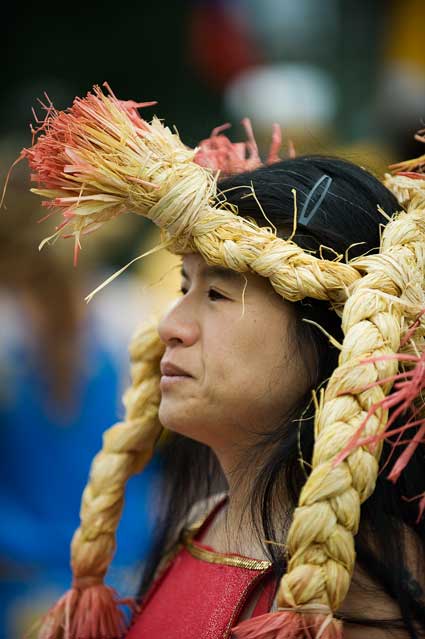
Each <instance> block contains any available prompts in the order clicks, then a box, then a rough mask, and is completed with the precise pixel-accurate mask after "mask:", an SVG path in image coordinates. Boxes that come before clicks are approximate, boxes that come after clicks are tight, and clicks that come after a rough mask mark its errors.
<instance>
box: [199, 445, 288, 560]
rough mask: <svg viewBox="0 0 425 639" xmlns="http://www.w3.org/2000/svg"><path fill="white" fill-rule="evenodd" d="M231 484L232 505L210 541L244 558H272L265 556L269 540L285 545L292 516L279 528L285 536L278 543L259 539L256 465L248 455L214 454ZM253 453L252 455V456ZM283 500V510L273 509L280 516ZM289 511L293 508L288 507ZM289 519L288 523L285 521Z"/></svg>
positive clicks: (221, 516)
mask: <svg viewBox="0 0 425 639" xmlns="http://www.w3.org/2000/svg"><path fill="white" fill-rule="evenodd" d="M214 452H215V454H216V456H217V458H218V460H219V462H220V465H221V468H222V470H223V473H224V475H225V477H226V480H227V484H228V496H229V498H228V503H227V506H226V507H225V508H223V509H222V510H221V511H220V513H219V514H218V516H217V517H216V519H215V521H214V525H213V526H212V527H211V532H210V541H211V545H212V546H213V547H215V548H216V549H217V550H222V551H224V552H237V553H240V554H242V555H246V556H250V557H253V558H256V559H266V558H268V557H267V556H266V553H265V549H264V545H265V543H264V542H266V541H275V542H277V543H282V542H283V541H284V538H285V536H286V533H284V531H285V530H286V528H287V521H288V520H289V517H288V516H286V517H284V518H283V520H282V521H281V526H279V524H278V526H277V529H278V530H279V528H280V529H281V530H282V535H281V536H280V538H279V539H276V540H265V539H261V540H260V539H259V538H258V534H257V532H256V528H255V526H254V522H253V519H252V515H251V494H252V490H253V486H254V482H255V474H253V473H252V468H253V467H255V466H256V464H249V465H248V464H246V463H244V461H243V460H244V459H247V455H245V454H239V455H238V456H237V457H236V456H235V455H231V454H229V453H228V451H227V453H226V452H223V451H214ZM251 454H252V453H251ZM284 501H285V500H282V497H281V496H280V498H279V500H278V503H279V509H277V508H276V509H273V512H276V513H279V518H280V519H282V517H281V515H280V513H281V511H282V503H284ZM288 511H289V506H288ZM285 519H286V521H285Z"/></svg>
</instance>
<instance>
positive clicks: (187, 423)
mask: <svg viewBox="0 0 425 639" xmlns="http://www.w3.org/2000/svg"><path fill="white" fill-rule="evenodd" d="M182 413H183V414H181V415H180V414H179V411H178V410H176V407H174V408H172V407H171V406H166V405H164V404H163V403H162V402H161V404H160V406H159V410H158V418H159V421H160V422H161V424H162V426H164V428H166V429H167V430H169V431H171V432H173V433H177V434H179V435H184V436H185V437H189V439H194V440H195V441H198V442H200V443H202V444H207V445H208V442H206V441H204V440H203V438H202V437H199V434H200V433H201V432H202V433H204V430H205V429H204V428H202V427H201V426H200V422H199V420H198V419H197V420H196V423H195V422H194V420H193V413H192V414H190V415H189V414H188V413H187V409H186V410H185V411H182Z"/></svg>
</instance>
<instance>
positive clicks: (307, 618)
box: [231, 611, 343, 639]
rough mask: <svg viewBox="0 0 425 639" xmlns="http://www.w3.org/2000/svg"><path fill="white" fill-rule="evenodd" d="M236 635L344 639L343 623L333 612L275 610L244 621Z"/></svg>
mask: <svg viewBox="0 0 425 639" xmlns="http://www.w3.org/2000/svg"><path fill="white" fill-rule="evenodd" d="M231 636H232V638H234V639H342V636H343V635H342V624H341V622H340V621H338V620H337V619H334V618H333V617H332V615H331V614H328V615H326V614H323V613H311V612H310V613H307V612H306V613H303V612H299V611H293V612H292V611H285V612H273V613H268V614H265V615H259V616H258V617H253V618H252V619H248V620H247V621H243V622H242V623H240V624H238V625H237V626H235V627H234V628H233V629H232V635H231Z"/></svg>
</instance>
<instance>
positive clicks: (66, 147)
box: [22, 88, 425, 639]
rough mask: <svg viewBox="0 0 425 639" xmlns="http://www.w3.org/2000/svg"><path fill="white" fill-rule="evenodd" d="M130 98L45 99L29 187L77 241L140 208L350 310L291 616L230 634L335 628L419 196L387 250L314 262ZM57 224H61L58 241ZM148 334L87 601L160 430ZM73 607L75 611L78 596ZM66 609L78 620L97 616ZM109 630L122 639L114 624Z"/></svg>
mask: <svg viewBox="0 0 425 639" xmlns="http://www.w3.org/2000/svg"><path fill="white" fill-rule="evenodd" d="M135 106H137V105H135V103H130V102H128V103H121V102H120V101H119V100H117V99H116V98H115V96H113V94H109V95H107V96H105V95H104V94H102V92H101V91H100V89H98V88H97V89H95V92H94V94H89V95H88V96H87V98H85V99H83V100H81V99H78V100H76V101H75V102H74V105H73V106H72V107H71V109H70V110H69V111H68V112H67V113H59V114H58V113H57V112H56V111H54V110H53V108H52V107H51V106H49V107H48V115H47V118H46V121H45V122H44V123H43V124H42V126H41V127H40V133H41V135H40V137H39V140H38V142H37V143H36V144H35V145H34V146H33V147H32V148H31V149H26V150H24V151H23V152H22V157H27V158H28V159H29V162H30V165H31V168H32V169H33V176H34V179H35V180H36V181H37V182H38V184H39V185H41V186H43V187H46V188H42V189H40V188H38V189H36V190H35V192H36V193H38V194H40V195H42V196H43V197H46V198H50V199H51V200H52V202H48V205H49V206H56V207H58V208H59V209H60V210H62V211H63V213H64V216H65V221H64V225H68V224H70V226H71V228H73V229H74V231H73V234H74V235H75V238H76V243H77V244H76V245H78V243H79V238H80V235H81V234H82V233H84V232H86V231H88V230H91V229H92V228H96V227H97V226H98V225H99V224H102V223H104V222H106V221H107V220H109V219H111V218H113V217H115V216H117V215H119V214H121V213H122V212H124V211H125V210H126V209H127V208H131V209H132V210H133V211H135V212H136V213H138V214H141V215H145V216H146V217H148V218H149V219H151V220H152V221H153V222H154V223H155V224H156V225H157V226H159V227H160V228H161V229H162V231H163V235H164V238H165V240H166V242H167V244H168V247H169V248H170V249H171V250H172V251H174V252H176V253H180V254H183V253H189V252H193V251H196V252H198V253H199V254H200V255H201V256H202V257H203V258H204V259H205V261H206V262H207V263H209V264H217V265H221V266H225V267H228V268H230V269H233V270H236V271H240V272H244V271H250V272H254V273H257V274H258V275H261V276H263V277H267V278H269V280H270V282H271V284H272V285H273V287H274V289H275V290H276V292H277V293H278V294H279V295H282V296H283V297H284V298H285V299H287V300H291V301H297V300H301V299H303V298H305V297H312V298H315V299H319V300H329V301H330V302H331V304H332V305H333V306H334V308H335V310H336V311H337V312H339V313H341V311H342V328H343V331H344V334H345V337H344V340H343V345H342V351H341V354H340V360H339V366H338V367H337V369H336V370H335V371H334V373H333V375H332V376H331V378H330V381H329V384H328V386H327V388H326V391H325V393H324V395H323V397H322V399H321V403H320V407H319V410H318V411H317V415H316V443H315V447H314V453H313V469H312V472H311V475H310V477H309V479H308V480H307V482H306V484H305V486H304V488H303V490H302V493H301V496H300V501H299V506H298V508H297V509H296V511H295V515H294V520H293V523H292V526H291V529H290V532H289V537H288V549H289V554H290V560H289V566H288V572H287V574H286V575H285V576H284V577H283V578H282V580H281V583H280V586H279V590H278V606H279V607H280V608H282V610H281V611H279V612H278V613H275V614H272V615H270V614H268V615H264V616H261V617H256V618H255V619H251V620H249V621H246V622H243V623H242V624H241V625H240V626H238V627H237V629H236V633H235V635H236V636H237V637H239V638H241V639H242V638H243V639H248V638H251V637H253V638H254V637H259V636H261V633H262V634H263V636H267V637H275V636H278V633H282V632H284V633H285V639H298V638H300V637H306V636H314V637H319V636H320V637H321V638H322V639H331V638H332V639H333V638H337V637H341V627H340V626H339V623H338V622H337V621H336V620H334V619H333V618H332V613H333V612H334V611H336V610H337V609H338V607H339V606H340V605H341V603H342V601H343V599H344V597H345V595H346V593H347V590H348V587H349V584H350V579H351V574H352V572H353V567H354V561H355V553H354V542H353V535H354V534H355V533H356V531H357V528H358V524H359V516H360V504H361V503H362V502H363V501H364V500H365V499H367V497H368V496H369V495H370V494H371V493H372V491H373V490H374V486H375V481H376V477H377V472H378V461H379V455H380V446H379V445H378V446H376V447H375V448H374V449H373V450H371V449H369V448H368V449H366V448H364V447H359V448H357V449H355V450H354V451H353V452H351V453H350V454H349V455H348V457H346V459H345V460H344V461H343V462H341V463H339V464H336V463H335V459H336V458H337V456H338V455H339V454H340V453H341V451H343V450H344V449H345V447H346V446H347V444H348V443H349V442H350V440H351V438H352V436H353V434H354V433H355V432H356V430H357V429H358V428H359V426H360V425H361V424H362V422H363V421H364V419H365V417H366V416H367V415H368V411H369V409H370V408H371V407H372V406H374V405H379V404H380V402H382V400H383V398H385V396H386V395H387V394H388V393H389V392H390V390H391V386H392V383H391V381H390V380H391V377H393V376H394V374H395V373H396V372H397V369H398V365H397V362H396V361H395V358H393V359H392V358H391V357H390V358H387V359H380V360H379V361H372V360H371V358H376V357H377V356H382V355H384V356H385V355H389V356H391V355H394V354H395V353H397V352H398V351H399V348H400V343H401V338H402V336H403V335H404V334H405V332H406V329H407V326H408V324H409V322H410V321H411V320H412V319H414V317H415V313H418V311H419V310H420V308H421V306H420V304H421V302H422V305H423V302H424V300H423V287H424V258H425V254H424V253H425V228H424V221H423V204H424V203H423V196H422V200H421V201H419V200H418V199H417V201H416V204H417V206H416V204H414V203H413V200H412V202H411V206H410V207H409V209H408V211H407V213H402V214H400V215H399V216H398V217H397V218H395V219H393V220H392V221H391V222H390V223H389V224H388V225H387V227H386V229H385V231H384V234H383V237H382V242H381V251H380V253H379V254H378V255H372V256H368V257H362V258H358V259H356V260H353V261H351V262H350V263H343V262H341V261H338V260H336V261H330V260H325V259H319V258H317V257H315V256H313V255H311V254H310V253H309V252H304V251H303V250H302V249H301V248H300V247H299V246H297V245H296V244H295V243H294V242H292V241H290V240H283V239H280V238H278V237H276V233H275V232H274V231H272V230H271V229H270V228H260V227H259V226H257V225H256V224H255V223H254V222H251V221H248V220H245V219H243V218H241V217H239V216H238V215H237V212H238V211H237V209H236V208H235V207H233V206H231V205H229V204H226V202H225V201H223V198H221V199H220V200H218V199H217V189H216V177H214V176H213V174H212V173H209V172H208V170H207V169H205V168H203V167H200V166H198V165H196V164H195V162H194V160H196V157H195V156H196V154H195V152H193V151H191V150H189V149H187V147H185V146H184V145H183V144H182V143H181V141H180V140H179V138H178V137H177V135H173V134H171V132H170V131H169V129H167V128H166V127H164V126H163V125H162V123H161V122H160V121H159V120H157V119H154V120H153V121H152V124H148V123H147V122H145V121H144V120H142V119H141V118H140V116H139V115H138V113H137V111H136V109H135ZM88 132H90V135H87V133H88ZM52 158H53V159H52ZM204 159H205V158H204ZM249 159H250V158H248V159H247V162H248V160H249ZM70 162H72V164H70ZM242 164H243V162H242ZM68 176H71V177H68ZM82 193H84V196H82ZM67 230H68V229H67ZM61 233H62V229H61V228H59V230H58V231H57V233H56V234H55V235H60V234H61ZM422 328H423V327H422ZM412 339H413V341H415V339H414V338H412ZM151 340H152V341H151V342H150V341H149V339H148V344H146V343H145V344H143V339H141V341H140V342H139V341H137V342H136V344H137V347H134V349H133V355H134V356H135V357H136V358H138V357H139V356H140V357H141V356H142V352H143V351H142V346H143V348H144V347H145V346H146V347H147V346H149V349H148V351H149V353H150V356H148V357H147V358H146V356H145V355H144V356H143V357H144V361H143V364H134V365H133V386H132V388H131V389H130V390H129V391H128V392H127V394H126V397H125V401H126V408H127V417H126V421H125V424H124V425H118V426H115V427H113V428H112V429H111V430H110V431H108V433H107V434H106V436H105V440H104V450H103V451H102V452H101V453H100V454H99V455H98V456H97V457H96V458H95V461H94V463H93V467H92V473H91V478H90V482H89V485H88V487H87V488H86V490H85V492H84V497H83V506H82V523H81V527H80V529H79V530H78V531H77V533H76V535H75V537H74V540H73V546H72V565H73V569H74V573H75V576H76V580H75V582H74V592H75V591H76V590H78V588H80V587H81V588H85V589H86V590H87V591H88V594H87V597H89V596H92V594H90V593H92V592H93V588H90V587H89V586H91V585H92V583H91V580H93V579H95V580H100V579H101V578H103V575H104V574H105V571H106V569H107V565H108V563H109V561H110V559H111V556H112V553H113V548H114V532H115V528H116V526H117V522H118V517H119V513H120V511H121V507H122V497H123V486H124V483H125V481H126V480H127V479H128V477H129V476H130V475H131V474H132V473H134V472H136V471H137V470H139V469H140V468H141V466H142V465H143V463H144V461H146V458H147V456H148V451H151V450H152V447H153V444H154V440H155V439H156V438H157V436H158V433H159V430H160V426H159V424H158V422H157V420H156V405H157V402H158V399H159V395H158V388H157V387H158V378H157V367H158V358H159V357H160V355H161V352H162V350H161V347H160V346H159V345H158V341H157V338H156V337H155V339H153V338H151ZM139 347H140V348H139ZM365 360H370V361H368V362H366V361H365ZM134 370H135V371H136V372H135V373H134ZM149 374H150V375H151V377H150V378H149V379H146V378H145V375H149ZM142 380H143V381H142ZM384 380H387V381H384ZM376 382H383V383H382V384H380V383H378V384H376ZM372 384H374V385H373V386H370V385H372ZM146 415H149V417H146ZM387 417H388V415H387V412H386V411H385V410H384V409H383V408H382V409H381V410H379V411H377V412H375V414H374V415H372V416H371V417H370V418H369V419H368V422H367V426H366V434H372V435H373V434H375V433H376V434H379V433H380V432H381V431H383V430H384V428H385V425H386V422H387ZM144 440H148V444H146V443H145V442H144ZM71 592H72V591H71ZM102 592H104V591H102ZM83 596H84V591H83ZM69 605H70V606H71V607H73V606H74V602H73V600H72V602H71V603H70V604H69ZM92 608H96V606H92ZM72 612H73V617H72V618H73V619H74V618H76V617H78V616H81V618H82V619H83V620H84V619H86V617H88V615H84V614H82V615H78V614H76V611H75V610H73V611H72ZM109 612H110V611H109ZM300 613H302V614H300ZM90 614H91V616H90V624H92V621H91V619H92V618H93V617H96V623H95V622H93V624H92V625H91V626H90V633H91V634H90V633H89V632H87V633H86V634H82V633H81V634H79V633H78V632H76V629H79V628H80V627H81V624H80V625H79V622H78V621H72V622H71V626H72V627H71V630H70V631H69V632H68V633H67V634H66V638H68V637H69V639H77V638H78V639H86V638H87V639H93V638H94V637H96V634H95V633H96V632H98V634H101V632H100V630H101V629H102V621H101V620H102V612H101V606H98V607H97V609H96V614H94V610H93V611H92V612H91V613H90ZM86 623H89V622H86ZM96 624H97V625H96ZM307 626H308V627H309V629H308V630H307ZM65 627H67V626H65ZM58 628H59V626H57V629H58ZM115 628H121V626H119V625H116V626H115ZM45 636H46V637H49V639H58V637H60V634H59V631H58V630H57V632H56V634H55V633H52V634H51V635H45ZM102 636H105V637H107V639H115V635H114V634H113V632H109V634H108V633H106V634H105V633H104V634H103V635H102ZM279 636H280V635H279ZM43 639H44V637H43Z"/></svg>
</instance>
